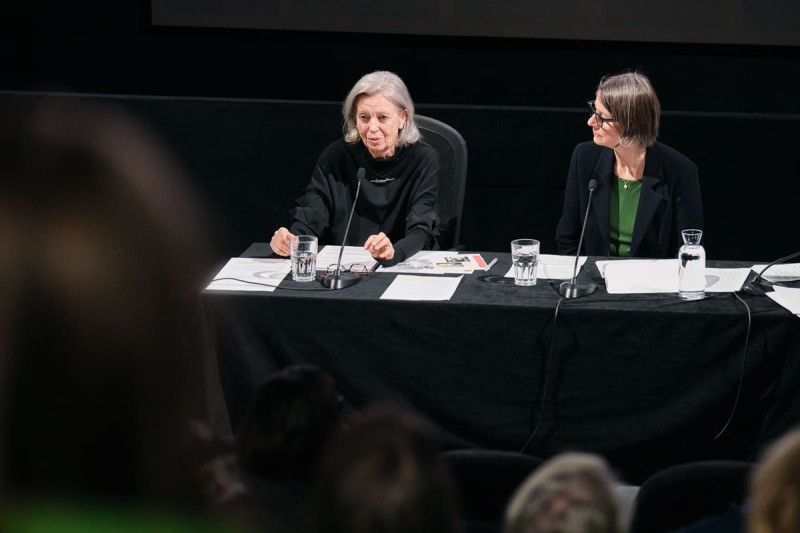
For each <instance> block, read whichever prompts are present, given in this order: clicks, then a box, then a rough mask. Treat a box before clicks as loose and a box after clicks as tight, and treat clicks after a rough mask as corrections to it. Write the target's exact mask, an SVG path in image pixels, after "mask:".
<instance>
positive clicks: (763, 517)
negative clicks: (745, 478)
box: [747, 428, 800, 533]
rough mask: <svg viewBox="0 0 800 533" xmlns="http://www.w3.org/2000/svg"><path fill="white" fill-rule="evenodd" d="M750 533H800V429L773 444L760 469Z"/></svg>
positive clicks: (754, 483)
mask: <svg viewBox="0 0 800 533" xmlns="http://www.w3.org/2000/svg"><path fill="white" fill-rule="evenodd" d="M747 531H749V532H751V533H784V532H785V533H789V532H797V531H800V428H798V429H795V430H793V431H791V432H789V433H787V434H786V435H784V436H783V437H781V438H780V439H778V440H777V441H776V442H775V443H773V444H772V446H770V447H769V448H768V449H767V451H766V453H765V454H764V456H763V457H762V459H761V461H759V463H758V465H757V466H756V468H755V471H754V473H753V477H752V479H751V481H750V513H749V518H748V528H747Z"/></svg>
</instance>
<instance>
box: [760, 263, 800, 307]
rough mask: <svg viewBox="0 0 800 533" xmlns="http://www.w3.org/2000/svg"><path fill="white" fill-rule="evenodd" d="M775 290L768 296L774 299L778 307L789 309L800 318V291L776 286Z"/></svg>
mask: <svg viewBox="0 0 800 533" xmlns="http://www.w3.org/2000/svg"><path fill="white" fill-rule="evenodd" d="M773 268H774V267H773ZM770 270H771V269H770ZM767 273H769V271H767ZM773 289H775V290H774V291H773V292H768V293H767V296H769V297H770V298H772V299H773V300H774V301H775V303H777V304H778V305H780V306H782V307H784V308H786V309H788V310H789V312H790V313H792V314H795V315H797V316H800V289H794V288H791V287H780V286H778V285H776V286H774V287H773Z"/></svg>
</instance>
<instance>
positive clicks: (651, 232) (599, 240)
mask: <svg viewBox="0 0 800 533" xmlns="http://www.w3.org/2000/svg"><path fill="white" fill-rule="evenodd" d="M592 179H595V180H597V188H596V189H595V191H594V196H593V197H592V208H591V211H590V213H589V221H588V222H587V223H586V235H585V236H584V241H583V245H584V248H583V253H584V254H585V255H596V256H607V255H609V237H608V233H609V226H610V224H611V191H612V189H611V187H612V183H611V180H612V179H614V151H613V150H612V149H611V148H605V147H603V146H598V145H596V144H595V143H593V142H591V141H590V142H585V143H581V144H579V145H578V146H576V147H575V151H574V152H573V153H572V161H571V163H570V166H569V176H568V177H567V187H566V189H565V190H564V212H563V213H562V215H561V220H560V221H559V223H558V228H557V229H556V244H557V245H558V252H559V253H560V254H564V255H575V254H576V253H577V252H578V239H579V238H580V235H581V226H582V225H583V216H584V213H585V212H586V203H587V202H588V200H589V181H590V180H592ZM689 228H694V229H703V203H702V201H701V199H700V181H699V180H698V178H697V165H695V164H694V163H692V161H691V160H689V158H687V157H686V156H684V155H682V154H681V153H680V152H678V151H677V150H675V149H673V148H670V147H669V146H667V145H665V144H661V143H658V142H657V143H655V144H654V145H653V146H651V147H650V148H648V149H647V156H646V158H645V167H644V177H643V179H642V191H641V196H639V209H638V211H637V212H636V219H635V221H634V224H633V237H632V239H631V256H636V257H655V258H669V257H675V256H676V255H677V253H678V248H680V246H681V244H683V239H682V238H681V230H684V229H689Z"/></svg>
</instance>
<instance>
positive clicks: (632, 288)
mask: <svg viewBox="0 0 800 533" xmlns="http://www.w3.org/2000/svg"><path fill="white" fill-rule="evenodd" d="M597 268H598V270H599V271H600V273H601V274H602V275H603V277H604V278H605V280H606V290H607V291H608V293H609V294H644V293H669V292H674V293H677V292H678V259H677V258H676V259H627V260H620V261H598V262H597ZM749 274H750V270H749V269H747V268H706V283H707V286H706V292H736V291H738V290H739V289H741V288H742V284H744V282H745V280H747V276H748V275H749Z"/></svg>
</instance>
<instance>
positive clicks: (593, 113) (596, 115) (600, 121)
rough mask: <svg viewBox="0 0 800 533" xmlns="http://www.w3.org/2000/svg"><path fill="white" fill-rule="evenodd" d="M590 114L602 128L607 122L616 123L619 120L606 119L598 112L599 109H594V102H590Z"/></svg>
mask: <svg viewBox="0 0 800 533" xmlns="http://www.w3.org/2000/svg"><path fill="white" fill-rule="evenodd" d="M588 103H589V112H590V114H591V116H594V119H595V120H596V121H597V124H598V125H599V126H600V127H601V128H602V127H603V126H605V124H606V122H616V121H617V119H615V118H605V117H604V116H602V115H601V114H600V113H598V112H597V109H595V107H594V100H589V102H588Z"/></svg>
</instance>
